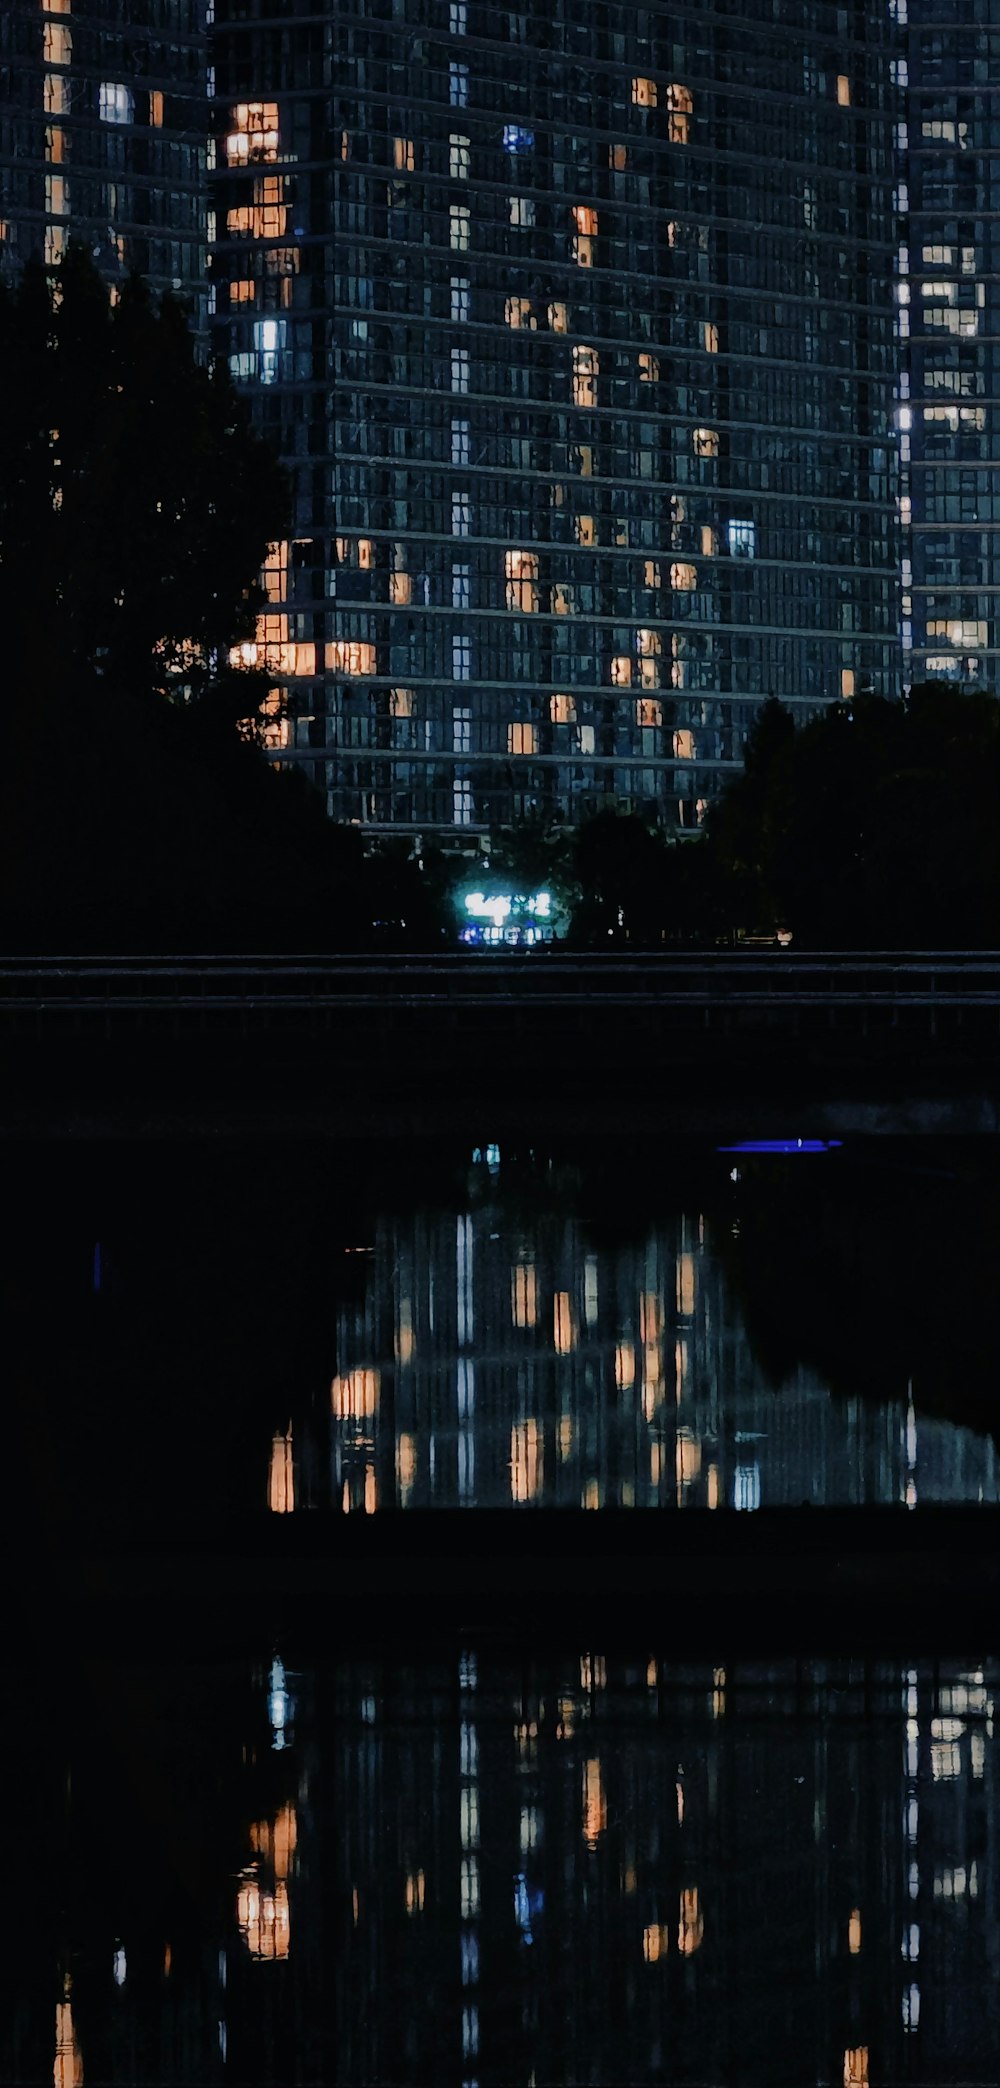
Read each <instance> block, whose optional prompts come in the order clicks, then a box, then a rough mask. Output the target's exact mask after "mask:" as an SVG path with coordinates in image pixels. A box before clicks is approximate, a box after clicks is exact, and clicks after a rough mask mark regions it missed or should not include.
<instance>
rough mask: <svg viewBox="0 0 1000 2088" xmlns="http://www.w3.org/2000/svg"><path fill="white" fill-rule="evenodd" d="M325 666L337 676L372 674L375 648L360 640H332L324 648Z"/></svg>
mask: <svg viewBox="0 0 1000 2088" xmlns="http://www.w3.org/2000/svg"><path fill="white" fill-rule="evenodd" d="M326 664H327V667H328V668H329V669H330V670H331V671H332V672H333V673H338V674H352V675H353V674H363V675H368V674H374V672H375V647H374V645H369V644H367V643H366V642H365V640H364V639H362V638H334V639H333V640H332V641H331V643H330V644H329V645H328V646H327V648H326Z"/></svg>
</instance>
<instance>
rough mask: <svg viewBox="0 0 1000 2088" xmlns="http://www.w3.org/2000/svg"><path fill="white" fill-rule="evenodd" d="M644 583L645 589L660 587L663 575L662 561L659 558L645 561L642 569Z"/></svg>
mask: <svg viewBox="0 0 1000 2088" xmlns="http://www.w3.org/2000/svg"><path fill="white" fill-rule="evenodd" d="M642 582H643V586H644V587H659V586H660V584H661V574H660V561H659V559H658V558H647V559H646V560H645V561H644V564H643V568H642Z"/></svg>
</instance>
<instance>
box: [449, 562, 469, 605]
mask: <svg viewBox="0 0 1000 2088" xmlns="http://www.w3.org/2000/svg"><path fill="white" fill-rule="evenodd" d="M451 606H452V608H453V609H469V608H471V606H472V567H471V566H467V565H453V566H452V569H451Z"/></svg>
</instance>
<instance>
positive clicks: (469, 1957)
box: [462, 1928, 479, 1986]
mask: <svg viewBox="0 0 1000 2088" xmlns="http://www.w3.org/2000/svg"><path fill="white" fill-rule="evenodd" d="M478 1979H479V1938H478V1936H477V1935H476V1931H475V1929H470V1928H466V1929H463V1930H462V1985H463V1986H475V1985H476V1984H477V1982H478Z"/></svg>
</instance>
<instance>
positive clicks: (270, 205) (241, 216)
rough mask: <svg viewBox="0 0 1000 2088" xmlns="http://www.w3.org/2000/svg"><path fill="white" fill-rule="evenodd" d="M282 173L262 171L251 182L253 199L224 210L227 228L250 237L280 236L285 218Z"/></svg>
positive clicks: (274, 237)
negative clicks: (263, 172) (264, 172)
mask: <svg viewBox="0 0 1000 2088" xmlns="http://www.w3.org/2000/svg"><path fill="white" fill-rule="evenodd" d="M284 195H285V182H284V177H283V175H281V174H261V175H259V176H258V177H257V179H256V181H255V182H254V201H253V202H252V203H240V204H237V205H236V206H235V207H234V208H233V209H232V210H229V211H227V213H226V225H227V227H228V229H229V231H230V232H232V233H234V234H243V235H246V236H248V237H249V238H251V239H280V238H281V237H282V234H283V233H284V230H285V225H286V222H287V219H288V209H287V206H286V204H285V201H284Z"/></svg>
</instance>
